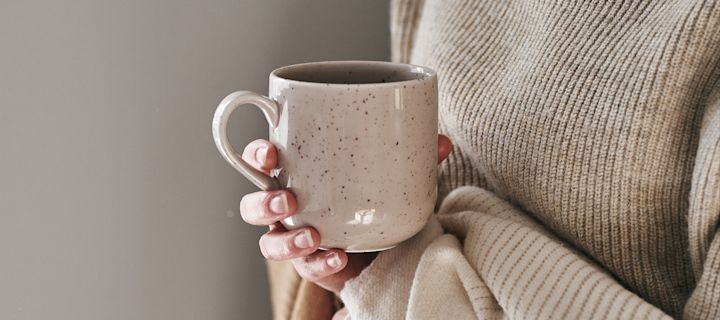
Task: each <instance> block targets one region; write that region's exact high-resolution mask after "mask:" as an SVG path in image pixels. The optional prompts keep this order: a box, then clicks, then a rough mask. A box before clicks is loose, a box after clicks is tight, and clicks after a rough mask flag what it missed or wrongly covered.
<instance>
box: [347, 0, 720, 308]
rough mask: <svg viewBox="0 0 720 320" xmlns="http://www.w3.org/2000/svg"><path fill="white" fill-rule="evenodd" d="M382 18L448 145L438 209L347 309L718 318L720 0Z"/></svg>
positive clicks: (468, 7) (370, 276) (520, 2)
mask: <svg viewBox="0 0 720 320" xmlns="http://www.w3.org/2000/svg"><path fill="white" fill-rule="evenodd" d="M391 16H392V37H393V58H394V60H397V61H406V62H410V63H415V64H420V65H426V66H430V67H432V68H434V69H436V70H437V71H438V74H439V77H440V85H439V90H440V110H441V111H440V114H441V131H443V132H445V133H447V134H448V135H449V136H450V137H451V138H452V139H453V141H454V142H455V149H454V151H453V153H452V154H451V156H450V158H449V161H448V162H447V163H445V164H444V165H443V167H442V170H443V171H442V173H443V174H442V177H441V181H440V193H441V196H446V195H447V196H446V197H445V199H444V201H443V203H442V206H441V208H440V212H439V214H438V215H437V217H434V218H433V219H432V220H431V222H430V224H429V225H428V227H427V228H426V229H425V230H424V231H423V232H422V233H421V234H419V235H418V236H416V237H415V238H413V239H411V240H410V241H407V242H406V243H404V244H402V245H401V246H400V247H398V248H395V249H392V250H389V251H386V252H383V253H382V254H380V255H379V256H378V258H377V259H376V260H375V261H374V262H373V264H372V265H371V266H370V267H369V268H367V269H366V270H365V271H364V272H363V273H362V274H361V275H360V276H359V277H358V278H356V279H354V280H352V281H350V282H349V283H348V284H347V286H346V288H345V289H344V290H343V292H342V299H343V301H344V303H345V304H346V306H347V308H348V309H349V311H350V313H351V315H352V318H353V319H402V318H409V319H470V318H475V317H477V318H510V319H516V318H517V319H525V318H537V319H558V318H566V319H591V318H612V319H616V318H623V319H642V318H662V317H667V316H668V315H669V316H673V317H681V316H683V317H684V318H687V319H720V234H718V221H719V218H720V82H718V78H719V77H720V2H719V1H701V0H667V1H547V0H508V1H500V0H479V1H469V0H425V1H413V0H399V1H394V2H393V3H392V15H391ZM462 186H472V187H462Z"/></svg>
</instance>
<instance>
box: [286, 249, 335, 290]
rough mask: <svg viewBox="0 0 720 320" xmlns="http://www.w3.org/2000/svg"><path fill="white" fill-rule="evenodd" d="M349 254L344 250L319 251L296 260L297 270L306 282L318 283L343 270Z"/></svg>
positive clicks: (294, 262)
mask: <svg viewBox="0 0 720 320" xmlns="http://www.w3.org/2000/svg"><path fill="white" fill-rule="evenodd" d="M347 261H348V259H347V254H345V252H342V250H338V249H332V250H327V251H318V252H315V253H313V254H311V255H309V256H306V257H302V258H297V259H294V260H293V261H292V262H293V265H294V266H295V270H297V272H298V274H300V276H301V277H303V278H305V280H308V281H311V282H317V281H318V280H320V279H322V278H325V277H328V276H330V275H332V274H334V273H337V272H338V271H340V270H342V269H343V268H344V267H345V265H346V264H347Z"/></svg>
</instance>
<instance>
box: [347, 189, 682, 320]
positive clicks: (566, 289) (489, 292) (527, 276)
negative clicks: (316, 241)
mask: <svg viewBox="0 0 720 320" xmlns="http://www.w3.org/2000/svg"><path fill="white" fill-rule="evenodd" d="M443 229H444V230H445V231H448V232H450V234H446V233H444V232H443V231H444V230H443ZM460 239H464V241H462V242H463V243H465V246H463V245H462V244H461V240H460ZM342 299H343V301H345V304H346V306H347V308H348V309H349V311H350V314H351V317H352V319H406V318H407V319H476V318H479V319H505V318H509V319H648V318H650V319H662V318H666V319H670V317H669V316H667V315H666V314H665V313H663V312H662V311H661V310H660V309H658V308H656V307H655V306H653V305H652V304H650V303H647V302H645V301H644V300H643V299H641V298H639V297H638V296H637V295H635V294H634V293H632V292H630V291H628V290H627V289H625V288H623V286H621V285H620V284H618V283H617V281H615V280H614V279H613V278H612V277H611V276H610V275H608V274H607V273H606V272H605V271H603V270H602V269H601V268H599V267H597V266H596V265H595V264H594V263H593V262H591V261H589V260H588V259H587V258H585V257H583V256H582V254H580V253H578V252H577V251H575V250H573V249H572V248H569V247H568V246H566V245H564V244H563V242H562V241H559V240H557V239H556V238H555V237H553V236H552V235H551V234H549V233H548V232H547V231H546V230H545V229H544V228H543V227H542V226H540V225H539V224H538V223H537V222H535V221H533V220H532V219H531V218H529V217H528V216H527V215H526V214H523V213H522V212H520V211H518V210H517V209H516V208H514V207H513V206H511V205H509V204H508V203H507V202H505V201H503V200H502V199H499V198H498V197H496V196H495V195H493V194H492V193H490V192H488V191H485V190H483V189H480V188H476V187H462V188H458V189H456V190H454V191H453V192H452V193H450V195H448V196H447V198H445V200H444V201H443V204H442V207H441V208H440V212H439V213H438V215H437V217H433V218H432V219H431V220H430V223H429V224H428V225H427V227H426V228H425V229H424V230H423V231H422V232H421V233H420V234H418V235H417V236H415V237H414V238H413V239H411V240H410V241H407V242H405V243H403V244H402V245H400V246H399V247H397V248H395V249H393V250H390V251H387V252H385V253H383V254H381V255H380V256H379V257H378V258H377V259H376V260H375V261H374V262H373V263H372V264H371V265H370V267H368V268H367V269H366V270H365V271H364V272H363V273H362V274H361V275H360V276H359V277H358V278H356V279H354V280H352V281H350V282H349V283H348V284H347V287H346V288H345V290H344V291H343V293H342Z"/></svg>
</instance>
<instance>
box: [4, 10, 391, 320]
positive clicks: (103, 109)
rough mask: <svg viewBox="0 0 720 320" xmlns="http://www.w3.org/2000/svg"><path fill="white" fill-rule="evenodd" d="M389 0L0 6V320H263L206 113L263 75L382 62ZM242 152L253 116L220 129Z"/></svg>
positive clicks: (253, 264) (249, 245)
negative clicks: (318, 63)
mask: <svg viewBox="0 0 720 320" xmlns="http://www.w3.org/2000/svg"><path fill="white" fill-rule="evenodd" d="M387 18H388V4H387V2H386V1H362V0H355V1H336V0H324V1H319V0H312V1H311V0H303V1H289V0H285V1H280V0H272V1H270V0H263V1H255V0H254V1H250V0H213V1H176V0H172V1H171V0H159V1H158V0H156V1H145V0H143V1H140V0H135V1H97V0H93V1H89V0H82V1H78V0H73V1H70V0H65V1H49V0H47V1H30V0H27V1H2V2H0V319H4V320H11V319H60V320H62V319H123V320H126V319H267V318H270V306H269V303H268V288H267V281H266V274H265V270H264V262H263V260H262V258H261V255H260V253H259V250H258V249H257V239H258V237H259V235H260V234H261V233H262V232H263V229H262V228H259V227H251V226H247V225H245V224H244V223H243V222H242V219H241V218H240V216H239V213H238V209H237V205H238V202H239V200H240V197H241V195H242V194H243V193H246V192H250V191H254V188H253V187H252V186H251V185H250V184H249V183H248V182H246V181H244V180H243V179H242V178H241V176H240V175H239V174H238V173H236V172H235V171H234V170H233V169H231V168H230V166H229V165H227V164H226V163H225V162H224V161H223V160H222V159H221V158H220V156H219V155H218V153H217V152H216V150H215V146H214V145H213V143H212V140H211V135H210V119H211V116H212V113H213V110H214V108H215V106H216V105H217V103H218V102H219V101H220V100H221V99H222V98H223V97H224V96H225V95H226V94H228V93H230V92H232V91H234V90H238V89H250V90H254V91H258V92H263V93H264V92H266V90H267V74H268V73H269V72H270V71H271V70H272V69H273V68H275V67H278V66H281V65H285V64H290V63H296V62H304V61H313V60H331V59H372V60H387V59H388V57H389V51H388V33H389V32H388V21H387ZM231 129H232V131H233V135H232V136H233V137H232V139H233V142H234V144H235V145H236V146H238V147H242V146H243V145H244V144H245V143H247V142H249V141H251V140H253V139H254V138H259V137H266V136H267V132H266V131H267V126H266V124H265V123H264V120H263V119H262V116H261V114H260V112H258V111H256V110H254V109H251V108H246V109H245V110H241V111H240V112H239V113H238V114H237V115H236V116H235V117H234V118H233V120H232V122H231Z"/></svg>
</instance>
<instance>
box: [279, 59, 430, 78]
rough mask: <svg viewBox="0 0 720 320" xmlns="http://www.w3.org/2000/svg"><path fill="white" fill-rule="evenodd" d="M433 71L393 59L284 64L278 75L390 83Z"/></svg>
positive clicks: (424, 76)
mask: <svg viewBox="0 0 720 320" xmlns="http://www.w3.org/2000/svg"><path fill="white" fill-rule="evenodd" d="M431 74H432V71H431V70H429V69H426V68H423V67H419V66H413V65H406V64H399V63H389V62H364V61H347V62H341V61H338V62H334V61H333V62H319V63H307V64H299V65H293V66H288V67H284V68H280V69H278V70H276V71H275V75H276V76H278V77H280V78H284V79H288V80H295V81H302V82H312V83H331V84H370V83H389V82H400V81H408V80H417V79H423V78H426V77H428V76H430V75H431Z"/></svg>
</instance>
